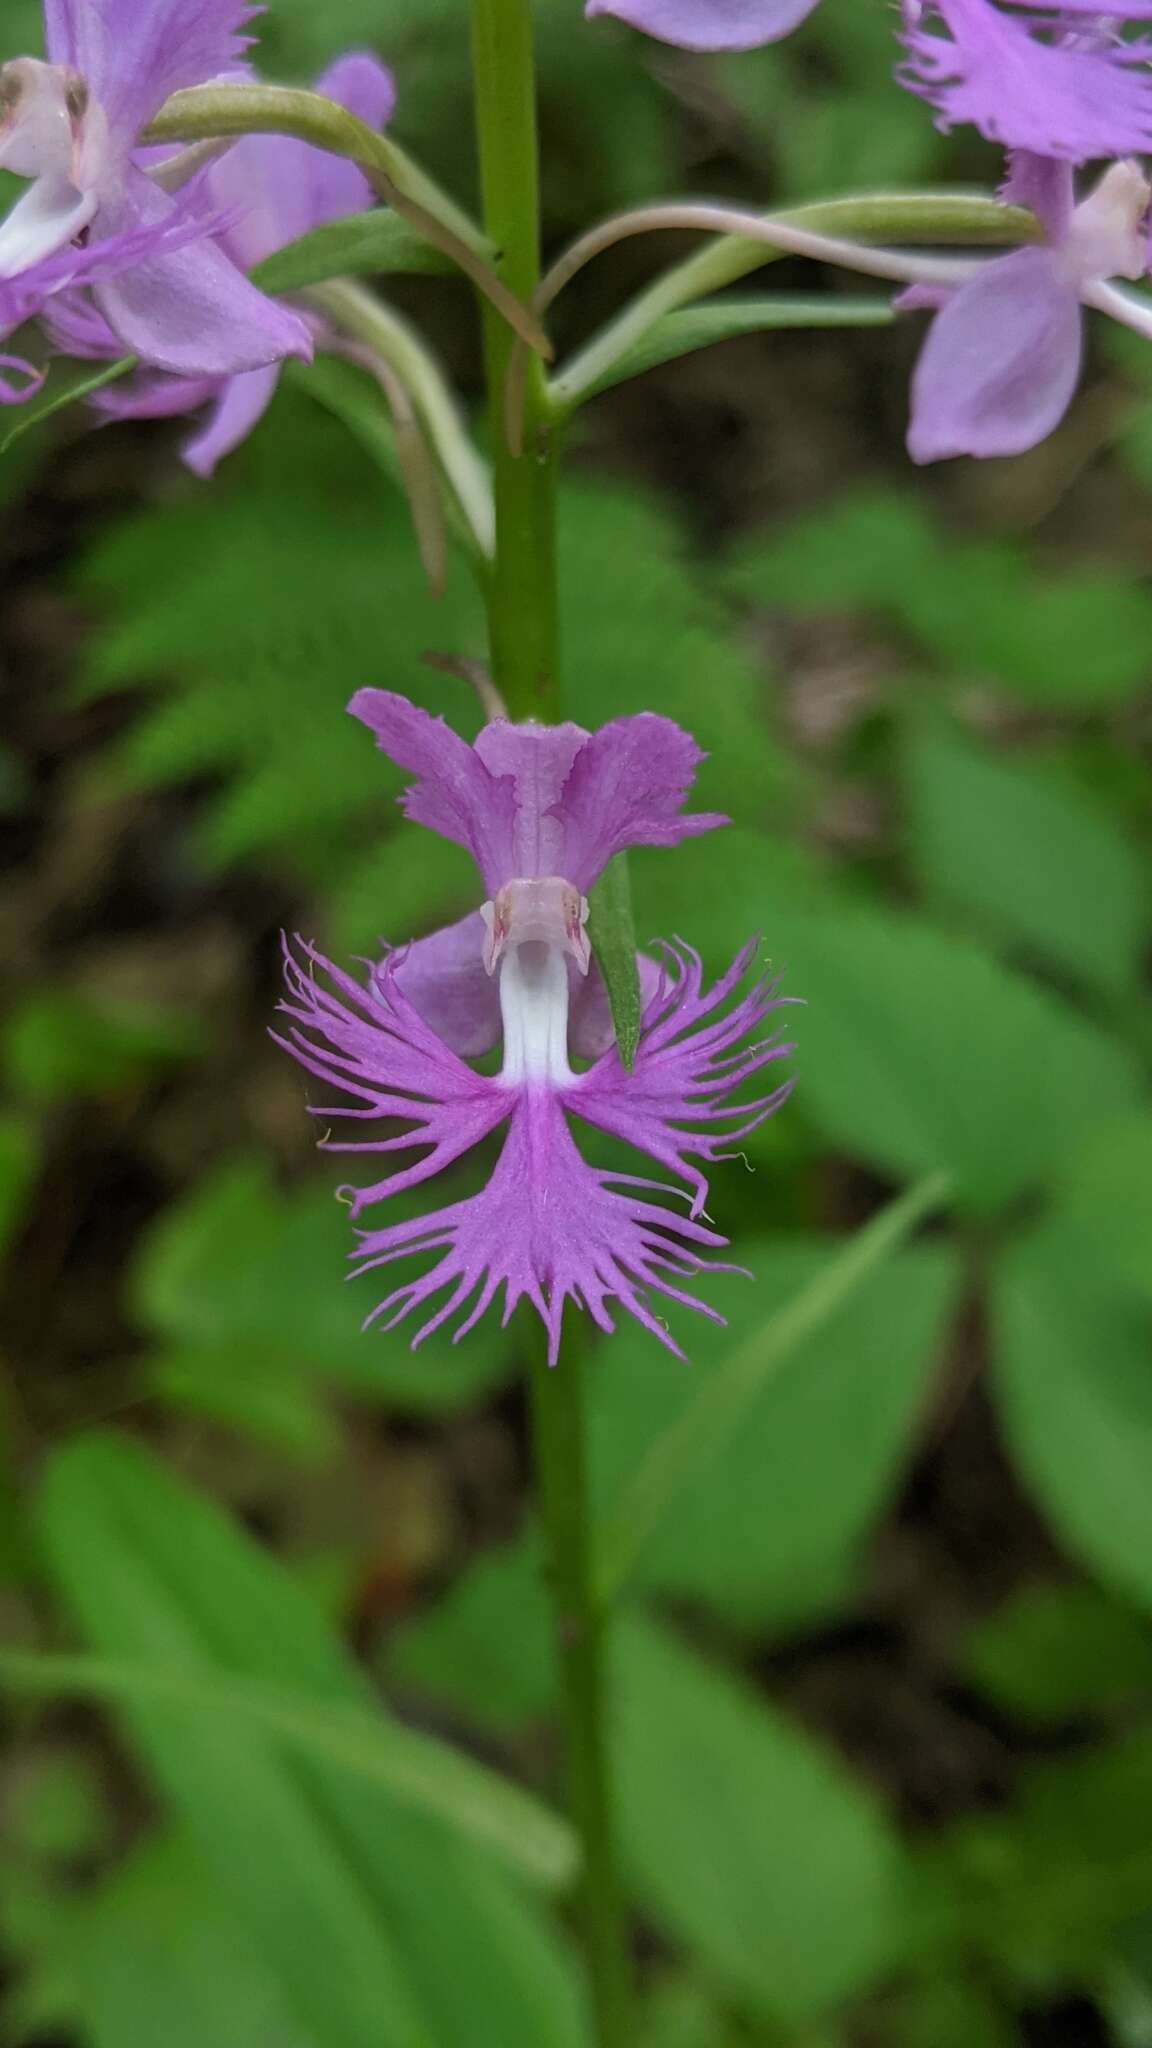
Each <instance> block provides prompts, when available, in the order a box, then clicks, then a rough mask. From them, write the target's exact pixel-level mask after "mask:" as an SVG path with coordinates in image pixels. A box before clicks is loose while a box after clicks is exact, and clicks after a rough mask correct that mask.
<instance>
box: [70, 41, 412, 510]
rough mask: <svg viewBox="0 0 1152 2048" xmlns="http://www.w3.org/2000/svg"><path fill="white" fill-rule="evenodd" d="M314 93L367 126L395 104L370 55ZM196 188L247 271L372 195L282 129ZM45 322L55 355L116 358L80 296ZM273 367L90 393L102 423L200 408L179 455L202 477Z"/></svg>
mask: <svg viewBox="0 0 1152 2048" xmlns="http://www.w3.org/2000/svg"><path fill="white" fill-rule="evenodd" d="M315 90H316V91H317V92H319V93H323V94H324V95H325V97H326V98H327V99H331V100H335V101H336V103H337V104H338V105H339V106H342V107H345V108H347V110H348V112H349V113H350V114H356V115H357V116H358V117H359V119H360V120H362V121H364V122H366V123H367V125H368V126H369V127H372V128H382V127H384V126H385V124H386V123H387V121H388V120H389V119H390V118H391V115H392V110H393V107H394V106H395V103H396V88H395V83H394V81H393V78H392V74H391V72H390V71H388V70H387V69H386V68H385V66H384V65H383V64H381V62H380V60H379V58H377V57H374V56H373V55H371V53H370V52H368V51H360V50H352V51H349V52H347V54H346V55H344V56H342V57H339V58H337V60H336V62H335V63H334V64H332V65H330V66H329V68H328V70H327V71H325V72H324V73H323V74H322V75H321V77H319V78H318V79H317V80H316V86H315ZM203 184H204V190H205V194H206V196H207V198H208V200H209V202H210V203H211V204H212V205H214V206H215V207H216V208H217V209H218V210H219V212H220V213H221V215H223V216H225V217H226V218H227V220H228V223H229V225H228V226H227V227H226V229H225V230H224V232H223V234H222V236H221V245H222V247H223V249H224V250H225V252H226V254H227V255H228V256H229V257H231V259H232V260H233V262H234V263H236V264H237V265H238V266H239V267H240V269H241V270H250V269H251V268H252V267H253V265H254V264H256V263H259V262H260V261H261V260H262V259H263V258H264V257H265V256H270V255H272V254H273V252H274V251H275V250H277V249H283V248H285V247H286V246H287V244H288V243H289V242H294V241H296V240H297V239H298V237H299V236H300V235H303V234H306V233H307V232H308V230H309V229H310V228H316V227H321V226H323V225H324V223H325V222H327V221H332V220H340V219H342V218H343V217H344V216H345V215H347V214H352V213H360V212H362V211H363V209H364V208H365V207H366V206H370V205H371V204H372V197H373V195H372V188H371V186H370V185H369V183H368V180H367V178H366V177H365V176H364V173H363V172H362V171H360V170H358V169H357V167H356V165H355V164H353V163H349V162H348V160H347V159H346V158H344V157H338V156H332V155H330V154H329V153H328V152H327V151H325V150H319V149H313V148H312V147H311V145H310V144H308V143H306V142H298V141H295V140H294V139H293V138H292V137H290V136H283V135H248V136H245V137H244V138H243V139H242V140H241V141H240V142H237V143H235V144H234V145H233V147H232V148H231V149H229V150H228V152H227V154H226V155H225V156H223V157H221V158H220V159H219V160H218V161H217V162H216V163H214V164H213V165H211V167H210V168H209V169H208V170H207V171H206V172H205V173H204V178H203ZM305 317H306V318H307V319H308V321H309V325H310V328H311V331H312V333H313V336H314V338H315V339H316V340H317V341H321V342H322V341H324V340H325V339H326V338H327V337H326V335H325V331H324V329H323V326H322V323H321V322H320V321H319V320H318V319H317V318H315V316H312V315H306V316H305ZM46 324H47V326H48V330H49V333H50V335H51V337H52V341H53V344H54V346H55V347H56V348H57V349H59V350H60V351H61V352H62V353H63V354H66V355H74V356H82V357H85V356H86V357H95V358H97V359H100V358H104V357H107V358H108V359H109V360H112V359H114V358H115V357H116V356H118V355H121V354H123V349H122V346H121V345H120V343H119V341H118V339H117V336H116V335H115V334H114V333H113V332H112V329H111V327H110V326H109V324H108V322H107V321H106V320H105V319H103V318H102V317H101V315H100V314H99V312H97V311H96V310H95V309H94V308H93V307H92V306H91V305H90V304H89V303H88V302H87V301H86V300H84V299H82V298H80V297H79V296H76V297H70V298H68V299H56V300H54V301H53V303H52V305H51V306H50V307H49V308H48V309H47V313H46ZM280 367H281V366H280V363H279V362H278V361H277V362H271V363H267V364H265V365H263V366H262V367H260V368H258V369H252V370H244V371H240V372H238V373H236V374H235V375H232V376H226V377H208V376H204V377H175V376H171V375H168V374H166V373H165V372H163V371H151V372H142V373H140V374H138V375H137V376H135V377H133V378H131V379H130V380H129V381H128V382H126V383H124V384H123V385H112V386H110V387H109V388H108V389H107V390H105V391H101V392H98V393H96V394H95V395H94V398H93V401H92V402H93V404H94V406H95V409H96V410H97V411H98V412H100V413H101V414H103V416H104V417H105V418H107V419H168V418H173V417H178V416H179V415H180V414H182V413H188V412H197V411H199V410H200V408H201V407H203V406H206V407H207V408H208V416H207V419H206V420H205V422H204V424H203V426H201V427H199V428H198V429H197V431H196V432H195V433H194V434H193V435H192V436H191V437H190V438H189V439H188V440H187V441H186V442H185V444H184V447H183V449H182V450H181V453H182V454H183V457H184V460H185V462H186V463H187V464H188V466H189V468H190V469H193V470H195V472H196V474H197V475H198V476H204V477H207V476H211V474H212V472H213V470H214V469H215V467H216V465H217V463H218V462H219V461H220V460H221V458H222V457H223V456H225V455H228V454H230V453H231V451H232V450H233V449H234V448H236V447H238V446H239V444H240V442H241V441H243V440H244V439H245V438H246V437H247V435H248V434H249V433H251V431H252V429H253V427H254V426H256V424H257V423H258V421H259V420H260V419H261V418H262V417H263V415H264V413H265V412H266V411H267V409H268V406H269V405H270V404H271V402H272V397H273V394H274V392H275V390H276V385H277V383H278V381H279V377H280Z"/></svg>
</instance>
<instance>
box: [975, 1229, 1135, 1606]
mask: <svg viewBox="0 0 1152 2048" xmlns="http://www.w3.org/2000/svg"><path fill="white" fill-rule="evenodd" d="M993 1302H994V1308H995V1324H994V1329H995V1340H994V1354H993V1355H994V1367H995V1384H996V1390H997V1397H998V1401H999V1406H1000V1411H1001V1415H1002V1417H1003V1422H1004V1428H1005V1430H1006V1432H1007V1436H1008V1442H1009V1446H1010V1448H1011V1451H1012V1454H1013V1457H1014V1458H1015V1460H1016V1463H1017V1465H1018V1466H1019V1469H1020V1471H1021V1473H1022V1475H1023V1477H1024V1479H1025V1480H1026V1481H1027V1483H1028V1485H1029V1487H1030V1488H1031V1490H1032V1492H1033V1494H1034V1495H1035V1497H1036V1499H1037V1501H1038V1502H1039V1504H1040V1506H1041V1507H1042V1508H1043V1510H1044V1512H1045V1514H1046V1515H1047V1517H1048V1519H1049V1521H1050V1522H1051V1524H1052V1527H1053V1529H1054V1530H1055V1532H1056V1534H1057V1536H1058V1537H1059V1539H1060V1541H1061V1542H1062V1544H1063V1545H1064V1547H1065V1548H1066V1549H1067V1550H1068V1551H1069V1552H1070V1554H1071V1555H1072V1556H1073V1557H1075V1558H1077V1559H1079V1560H1080V1561H1081V1562H1082V1563H1084V1564H1085V1565H1087V1567H1088V1568H1089V1569H1090V1570H1091V1571H1093V1572H1095V1573H1096V1574H1097V1575H1098V1576H1099V1577H1100V1578H1101V1579H1102V1580H1103V1581H1104V1583H1105V1584H1106V1585H1108V1586H1110V1587H1113V1588H1114V1589H1115V1590H1116V1591H1117V1592H1119V1593H1120V1594H1121V1595H1123V1596H1125V1597H1126V1598H1129V1599H1132V1600H1135V1601H1136V1602H1137V1603H1138V1604H1139V1605H1140V1606H1141V1607H1143V1608H1145V1609H1147V1608H1149V1607H1152V1486H1149V1483H1148V1475H1149V1472H1150V1471H1152V1306H1150V1305H1149V1303H1148V1301H1147V1298H1146V1297H1144V1296H1141V1295H1139V1294H1137V1293H1136V1292H1135V1291H1134V1290H1132V1289H1125V1288H1124V1286H1123V1285H1122V1284H1121V1283H1120V1282H1118V1280H1117V1277H1116V1275H1115V1273H1114V1271H1113V1270H1112V1269H1111V1268H1110V1267H1109V1266H1108V1265H1106V1264H1102V1263H1101V1262H1100V1261H1099V1260H1097V1259H1096V1258H1094V1257H1093V1255H1092V1252H1091V1248H1090V1247H1089V1246H1088V1245H1086V1243H1085V1241H1084V1239H1083V1238H1082V1237H1081V1236H1080V1234H1079V1233H1078V1232H1076V1231H1075V1230H1073V1229H1070V1228H1068V1227H1067V1226H1066V1225H1061V1224H1049V1225H1047V1226H1045V1227H1043V1228H1041V1229H1040V1230H1038V1231H1037V1232H1036V1233H1035V1234H1034V1235H1033V1236H1032V1237H1031V1238H1030V1239H1028V1240H1027V1241H1025V1242H1024V1243H1022V1244H1020V1245H1019V1246H1017V1247H1016V1248H1015V1249H1013V1250H1012V1251H1011V1252H1009V1253H1008V1254H1007V1256H1006V1258H1005V1259H1004V1260H1003V1263H1002V1264H1001V1267H1000V1269H999V1271H998V1273H997V1275H996V1278H995V1286H994V1293H993Z"/></svg>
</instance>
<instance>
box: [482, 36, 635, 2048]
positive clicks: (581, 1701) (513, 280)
mask: <svg viewBox="0 0 1152 2048" xmlns="http://www.w3.org/2000/svg"><path fill="white" fill-rule="evenodd" d="M472 38H473V73H474V79H475V93H476V120H477V127H478V131H479V143H480V169H481V182H482V188H483V194H484V224H485V227H486V229H487V232H488V236H489V239H490V241H491V243H492V245H493V247H494V249H495V250H496V252H497V258H496V261H497V270H498V275H499V277H500V279H501V281H502V283H503V284H504V285H506V286H507V288H508V289H509V290H510V291H511V292H513V293H514V294H515V295H516V297H517V298H519V299H521V300H524V301H528V300H530V299H531V296H532V294H533V293H534V291H535V289H536V286H537V284H538V283H539V280H540V200H539V166H538V151H537V137H536V85H535V53H534V47H533V35H532V0H472ZM484 343H485V359H486V367H487V376H488V400H489V407H490V413H491V428H492V467H493V485H494V490H495V499H496V555H495V560H494V563H493V565H492V571H491V576H490V579H489V587H488V611H489V632H490V646H491V661H492V673H493V679H494V681H495V683H496V686H497V689H498V690H499V691H500V693H501V695H502V696H503V699H504V702H505V704H506V705H507V707H508V710H509V711H510V712H511V714H512V716H513V717H514V718H543V719H548V718H555V717H556V716H557V715H558V712H559V683H558V676H557V668H556V529H555V483H554V449H553V445H552V437H551V429H550V426H549V424H548V420H547V411H546V402H545V392H544V377H543V371H542V367H541V365H540V363H539V361H538V360H537V361H533V362H532V363H531V364H530V366H529V369H528V373H527V378H526V389H525V402H524V435H523V442H522V448H521V451H520V452H517V453H513V451H512V449H511V448H510V447H509V445H508V440H507V436H506V433H505V428H504V400H505V386H506V382H507V377H508V366H509V361H510V358H511V353H512V346H511V345H512V336H511V334H510V332H509V330H508V328H507V327H506V326H505V324H504V322H503V321H501V320H498V319H493V318H492V317H491V314H490V310H489V308H487V307H486V308H485V331H484ZM528 1358H529V1399H530V1403H531V1409H532V1425H533V1441H534V1451H535V1464H536V1476H537V1486H538V1491H539V1504H540V1518H541V1521H542V1523H543V1527H544V1536H545V1543H546V1549H547V1558H548V1579H549V1587H550V1592H551V1597H552V1606H553V1614H554V1621H555V1631H556V1643H557V1655H558V1660H559V1668H560V1698H561V1717H562V1723H563V1737H564V1752H565V1764H566V1775H567V1783H568V1803H569V1810H570V1814H571V1818H572V1820H573V1822H574V1823H575V1826H576V1831H577V1834H578V1836H579V1838H580V1848H581V1868H580V1876H579V1878H578V1880H577V1885H576V1891H575V1897H574V1902H573V1903H574V1906H575V1910H576V1917H577V1922H578V1926H579V1931H580V1936H581V1939H582V1943H583V1948H584V1954H585V1960H586V1964H587V1969H588V1976H589V1984H590V1989H591V1995H592V2004H593V2008H594V2011H595V2016H596V2031H597V2041H598V2044H599V2048H631V2043H632V2040H633V2038H634V2037H633V2034H632V2029H631V2025H630V2019H629V2008H630V2003H631V1996H630V1992H631V1986H630V1962H629V1954H628V1928H627V1920H626V1918H625V1913H624V1905H623V1900H622V1897H621V1891H620V1882H619V1877H618V1874H617V1868H616V1853H615V1845H614V1839H613V1824H612V1805H611V1795H610V1783H609V1764H608V1754H607V1739H606V1734H605V1724H604V1647H605V1645H604V1627H605V1622H604V1614H603V1610H601V1609H600V1608H599V1607H598V1606H597V1604H596V1601H595V1599H594V1597H593V1589H592V1542H591V1534H590V1526H589V1504H588V1484H587V1473H586V1469H585V1437H584V1364H583V1358H582V1355H581V1351H580V1348H579V1346H578V1344H576V1343H569V1344H567V1345H566V1346H565V1350H564V1356H563V1358H562V1359H561V1362H560V1364H559V1365H558V1366H556V1368H555V1369H554V1370H549V1368H548V1366H547V1365H546V1364H545V1362H544V1359H543V1357H542V1356H541V1355H540V1350H539V1346H538V1344H535V1343H534V1344H533V1346H532V1348H531V1349H530V1350H529V1352H528Z"/></svg>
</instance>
